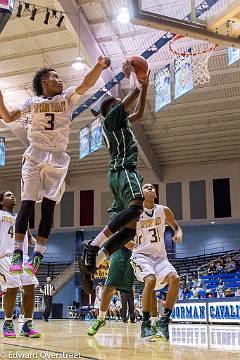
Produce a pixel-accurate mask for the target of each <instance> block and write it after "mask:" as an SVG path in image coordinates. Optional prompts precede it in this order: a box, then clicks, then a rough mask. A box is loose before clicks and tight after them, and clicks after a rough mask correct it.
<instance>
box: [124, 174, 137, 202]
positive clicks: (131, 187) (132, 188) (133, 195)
mask: <svg viewBox="0 0 240 360" xmlns="http://www.w3.org/2000/svg"><path fill="white" fill-rule="evenodd" d="M125 174H126V177H127V179H128V183H129V186H130V189H131V192H132V195H133V197H135V194H134V191H133V188H132V185H131V182H130V179H129V176H128V173H127V170H126V169H125Z"/></svg>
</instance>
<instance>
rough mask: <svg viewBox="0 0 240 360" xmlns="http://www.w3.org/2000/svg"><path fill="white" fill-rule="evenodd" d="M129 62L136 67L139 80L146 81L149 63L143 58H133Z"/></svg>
mask: <svg viewBox="0 0 240 360" xmlns="http://www.w3.org/2000/svg"><path fill="white" fill-rule="evenodd" d="M129 60H130V63H131V65H132V66H133V67H134V71H135V74H136V76H137V79H138V80H144V79H145V78H146V76H147V72H148V63H147V61H146V60H145V59H144V58H143V57H142V56H132V57H131V58H130V59H129Z"/></svg>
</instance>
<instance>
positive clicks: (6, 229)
mask: <svg viewBox="0 0 240 360" xmlns="http://www.w3.org/2000/svg"><path fill="white" fill-rule="evenodd" d="M15 204H16V198H15V196H14V194H13V193H12V192H11V191H4V192H2V193H1V194H0V274H1V276H2V277H3V278H4V283H2V284H1V288H2V290H3V291H5V290H6V293H5V296H4V304H3V307H4V313H5V321H4V324H3V336H4V337H9V338H10V337H16V333H15V331H14V327H13V309H14V307H15V303H16V296H17V292H18V290H19V288H20V287H23V310H24V324H23V326H22V330H21V333H20V335H23V336H27V337H31V338H38V337H40V336H41V334H40V332H39V331H37V330H36V329H34V328H33V324H32V319H33V311H34V303H35V296H34V293H35V286H37V285H38V281H37V278H36V277H35V276H29V275H28V274H27V273H26V272H23V274H21V275H18V276H13V275H12V274H11V273H9V266H10V264H11V255H12V252H13V250H14V234H15V221H16V216H17V214H16V213H15V212H14V206H15ZM35 242H36V240H35V239H34V238H33V237H32V235H31V233H30V232H29V231H28V234H25V238H24V243H23V254H24V258H25V259H27V258H28V256H27V254H28V244H30V245H31V246H34V244H35Z"/></svg>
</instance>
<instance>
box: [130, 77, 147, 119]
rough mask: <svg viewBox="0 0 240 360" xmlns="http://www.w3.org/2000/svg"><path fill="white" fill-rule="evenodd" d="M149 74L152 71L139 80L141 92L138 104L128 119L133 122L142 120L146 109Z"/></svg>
mask: <svg viewBox="0 0 240 360" xmlns="http://www.w3.org/2000/svg"><path fill="white" fill-rule="evenodd" d="M149 75H150V71H148V73H147V77H146V79H145V80H139V83H140V85H141V89H140V94H139V97H138V102H137V106H136V108H135V111H134V113H133V114H131V115H130V116H129V117H128V119H129V121H130V122H131V123H133V122H135V121H138V120H140V119H141V118H142V116H143V113H144V109H145V103H146V97H147V89H148V84H149Z"/></svg>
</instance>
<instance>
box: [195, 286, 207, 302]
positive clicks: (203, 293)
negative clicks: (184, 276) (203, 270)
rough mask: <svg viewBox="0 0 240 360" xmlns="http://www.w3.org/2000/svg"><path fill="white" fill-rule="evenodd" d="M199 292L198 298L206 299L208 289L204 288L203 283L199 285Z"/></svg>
mask: <svg viewBox="0 0 240 360" xmlns="http://www.w3.org/2000/svg"><path fill="white" fill-rule="evenodd" d="M197 292H198V299H204V298H205V297H206V290H205V289H204V286H203V284H200V285H199V287H197Z"/></svg>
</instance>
